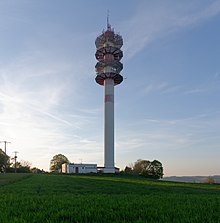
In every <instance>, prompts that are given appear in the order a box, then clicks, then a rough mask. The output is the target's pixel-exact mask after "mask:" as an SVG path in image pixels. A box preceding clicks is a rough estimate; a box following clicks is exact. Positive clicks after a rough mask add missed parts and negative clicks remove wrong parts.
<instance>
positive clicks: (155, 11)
mask: <svg viewBox="0 0 220 223" xmlns="http://www.w3.org/2000/svg"><path fill="white" fill-rule="evenodd" d="M219 13H220V2H219V1H211V2H208V3H207V2H206V3H204V2H203V4H201V2H200V1H184V2H174V1H154V2H146V1H143V2H141V3H140V5H139V7H138V8H137V11H136V12H135V14H134V15H133V16H132V17H130V18H129V19H127V20H126V21H125V22H123V23H122V24H121V28H120V30H121V31H122V33H123V36H124V37H125V44H124V51H125V54H126V55H127V58H132V57H134V56H135V55H136V54H137V53H139V52H140V51H142V50H143V49H144V48H145V47H146V46H147V45H148V44H150V43H151V42H153V41H155V40H158V39H160V38H163V37H165V36H167V35H170V34H171V33H174V32H177V31H179V30H183V29H186V28H191V27H194V26H196V25H199V24H201V23H202V22H204V21H206V20H208V19H210V18H212V17H214V16H216V15H218V14H219Z"/></svg>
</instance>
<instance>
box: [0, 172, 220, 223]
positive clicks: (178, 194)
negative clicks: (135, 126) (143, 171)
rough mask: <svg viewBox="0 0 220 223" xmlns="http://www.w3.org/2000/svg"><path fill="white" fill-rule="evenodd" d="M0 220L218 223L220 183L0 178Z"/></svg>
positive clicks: (125, 178) (69, 177) (112, 178)
mask: <svg viewBox="0 0 220 223" xmlns="http://www.w3.org/2000/svg"><path fill="white" fill-rule="evenodd" d="M0 222H1V223H4V222H5V223H9V222H12V223H16V222H22V223H25V222H27V223H31V222H36V223H41V222H42V223H46V222H57V223H58V222H59V223H60V222H83V223H84V222H85V223H86V222H88V223H90V222H120V223H121V222H139V223H142V222H189V223H193V222H200V223H201V222H213V223H216V222H220V185H205V184H189V183H173V182H161V181H151V180H146V179H144V178H138V177H128V176H111V175H110V176H106V175H101V176H98V175H97V176H95V175H93V176H89V175H86V176H85V175H84V176H83V175H78V176H75V175H49V174H34V175H28V174H6V175H5V174H0Z"/></svg>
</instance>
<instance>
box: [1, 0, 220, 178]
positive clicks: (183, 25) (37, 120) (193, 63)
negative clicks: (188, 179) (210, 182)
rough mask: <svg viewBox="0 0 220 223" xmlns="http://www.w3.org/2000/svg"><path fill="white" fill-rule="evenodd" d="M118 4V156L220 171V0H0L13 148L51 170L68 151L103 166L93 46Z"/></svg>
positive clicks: (4, 97)
mask: <svg viewBox="0 0 220 223" xmlns="http://www.w3.org/2000/svg"><path fill="white" fill-rule="evenodd" d="M108 10H109V12H110V18H109V19H110V23H111V25H112V27H113V28H114V30H115V32H116V33H120V35H122V37H123V41H124V45H123V47H122V50H123V53H124V57H123V58H122V61H121V62H122V63H123V65H124V69H123V70H122V72H121V74H122V75H123V77H124V81H123V82H122V83H121V84H120V85H118V86H116V87H115V163H116V166H118V167H120V168H121V169H124V168H125V166H126V165H130V164H131V163H134V162H135V161H136V160H137V159H147V160H151V161H152V160H154V159H157V160H159V161H161V162H162V164H163V167H164V174H165V176H174V175H176V176H186V175H217V174H220V164H219V157H220V103H219V99H220V97H219V95H220V62H219V54H220V42H219V40H220V28H219V27H220V1H219V0H180V1H175V0H165V1H164V0H155V1H151V0H138V1H133V0H121V1H117V0H111V1H106V0H93V1H89V0H74V1H73V0H65V1H62V0H18V1H13V0H7V1H4V0H0V29H1V35H0V141H4V140H6V141H9V142H11V143H10V144H8V145H7V154H8V155H9V156H11V157H12V156H13V154H14V153H13V152H14V151H18V154H17V155H18V161H20V160H26V161H29V162H30V163H31V164H32V167H38V168H40V169H44V170H49V164H50V160H51V159H52V158H53V156H54V155H56V154H59V153H61V154H64V155H65V156H66V157H67V158H68V159H69V160H70V161H71V162H74V163H79V162H83V163H97V164H98V165H99V166H103V162H104V158H103V157H104V147H103V141H104V140H103V137H104V88H103V87H102V86H99V85H98V84H96V82H95V77H96V73H95V65H96V62H97V61H96V59H95V56H94V55H95V51H96V48H95V39H96V37H97V36H98V35H99V34H101V33H102V31H103V29H106V16H107V11H108ZM0 147H1V148H2V149H4V144H0Z"/></svg>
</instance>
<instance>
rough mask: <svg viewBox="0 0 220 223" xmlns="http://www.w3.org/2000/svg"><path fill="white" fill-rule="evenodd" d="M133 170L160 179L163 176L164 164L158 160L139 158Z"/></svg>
mask: <svg viewBox="0 0 220 223" xmlns="http://www.w3.org/2000/svg"><path fill="white" fill-rule="evenodd" d="M133 172H134V173H136V174H139V175H141V176H145V177H149V178H154V179H160V178H162V177H163V166H162V163H161V162H159V161H158V160H154V161H152V162H151V161H149V160H141V159H139V160H137V161H136V162H135V163H134V167H133Z"/></svg>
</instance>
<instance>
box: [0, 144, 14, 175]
mask: <svg viewBox="0 0 220 223" xmlns="http://www.w3.org/2000/svg"><path fill="white" fill-rule="evenodd" d="M0 143H4V144H5V158H6V157H7V154H6V145H7V143H11V142H7V141H0ZM6 167H7V159H5V169H4V173H6Z"/></svg>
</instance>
